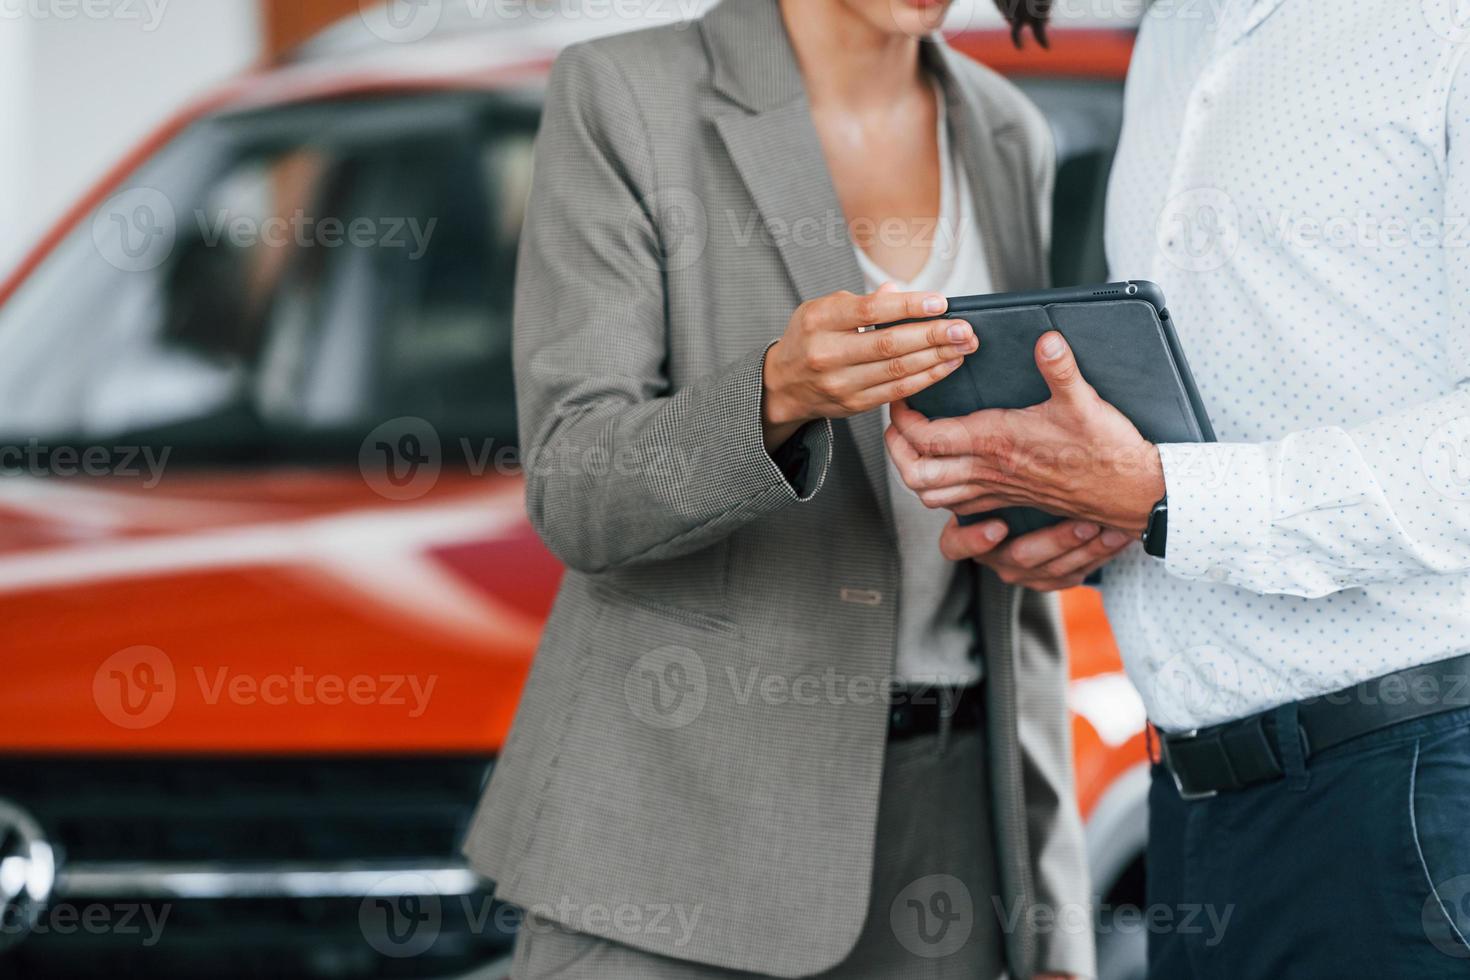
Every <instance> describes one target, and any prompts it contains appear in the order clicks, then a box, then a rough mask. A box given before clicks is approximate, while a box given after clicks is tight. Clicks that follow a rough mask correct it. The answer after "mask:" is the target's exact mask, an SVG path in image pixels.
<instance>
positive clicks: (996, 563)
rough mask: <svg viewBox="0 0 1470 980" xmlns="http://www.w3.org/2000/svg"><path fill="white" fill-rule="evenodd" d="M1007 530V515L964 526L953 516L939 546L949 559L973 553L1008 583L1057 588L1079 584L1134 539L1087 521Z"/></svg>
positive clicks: (1053, 590) (1029, 586)
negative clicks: (1027, 531) (1013, 533)
mask: <svg viewBox="0 0 1470 980" xmlns="http://www.w3.org/2000/svg"><path fill="white" fill-rule="evenodd" d="M1007 531H1008V529H1007V528H1006V525H1005V522H1004V521H998V520H996V521H982V522H981V523H979V524H971V525H968V526H961V525H960V523H959V521H957V520H955V519H954V518H950V522H949V524H948V525H947V526H946V527H945V529H944V533H943V534H942V535H940V538H939V550H940V551H942V552H943V553H944V557H946V558H948V559H949V560H950V561H960V560H962V559H965V558H972V559H974V560H975V561H977V562H979V563H980V564H982V565H986V566H989V567H990V568H992V569H994V570H995V574H996V575H998V576H1000V580H1001V581H1002V582H1005V583H1006V584H1008V585H1024V586H1025V587H1026V588H1028V589H1034V590H1036V591H1037V592H1055V591H1057V590H1060V589H1070V588H1073V587H1075V586H1078V585H1081V584H1082V581H1083V579H1085V578H1087V576H1089V575H1091V574H1092V573H1093V572H1095V571H1096V570H1097V569H1099V568H1101V567H1102V566H1104V565H1106V564H1107V563H1108V562H1110V561H1112V560H1113V558H1114V556H1116V555H1117V554H1118V552H1120V551H1122V550H1123V549H1124V548H1126V547H1128V545H1129V543H1130V542H1131V541H1132V540H1133V539H1132V538H1130V537H1129V536H1128V535H1126V534H1123V533H1122V532H1121V531H1115V530H1112V529H1111V528H1100V527H1098V526H1097V525H1096V524H1089V523H1087V522H1085V521H1063V522H1062V523H1060V524H1054V525H1052V526H1051V527H1046V528H1042V529H1041V530H1039V531H1032V532H1031V533H1030V534H1023V535H1021V536H1020V537H1018V538H1011V539H1010V540H1009V541H1007V540H1006V534H1007Z"/></svg>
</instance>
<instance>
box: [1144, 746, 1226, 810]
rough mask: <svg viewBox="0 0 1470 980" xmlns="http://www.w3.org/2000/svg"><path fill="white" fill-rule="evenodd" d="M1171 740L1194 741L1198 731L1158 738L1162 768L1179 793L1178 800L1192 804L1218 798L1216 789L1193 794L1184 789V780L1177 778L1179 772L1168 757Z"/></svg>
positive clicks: (1218, 793)
mask: <svg viewBox="0 0 1470 980" xmlns="http://www.w3.org/2000/svg"><path fill="white" fill-rule="evenodd" d="M1171 738H1175V739H1179V740H1180V741H1186V740H1191V739H1196V738H1199V729H1198V728H1191V729H1190V730H1189V731H1187V732H1180V733H1178V734H1177V735H1170V734H1168V733H1167V732H1165V733H1163V734H1162V735H1161V736H1160V738H1159V755H1160V756H1161V757H1162V758H1163V760H1164V768H1165V769H1168V770H1169V775H1170V777H1171V778H1173V780H1174V788H1175V789H1176V790H1178V791H1179V798H1180V799H1181V800H1184V801H1185V802H1186V803H1192V802H1194V801H1196V800H1208V799H1210V798H1211V797H1215V796H1219V795H1220V791H1219V790H1217V789H1209V790H1205V791H1203V792H1199V793H1194V792H1191V791H1189V790H1187V789H1185V788H1184V780H1182V779H1180V778H1179V770H1177V769H1175V768H1174V761H1173V759H1171V758H1170V757H1169V739H1171Z"/></svg>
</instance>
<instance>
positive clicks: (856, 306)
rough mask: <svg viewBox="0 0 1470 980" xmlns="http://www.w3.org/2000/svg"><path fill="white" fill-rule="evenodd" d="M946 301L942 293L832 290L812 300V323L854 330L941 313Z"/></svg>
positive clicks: (819, 327)
mask: <svg viewBox="0 0 1470 980" xmlns="http://www.w3.org/2000/svg"><path fill="white" fill-rule="evenodd" d="M948 308H949V301H948V300H946V299H945V298H944V296H943V295H942V294H941V293H900V292H896V291H893V292H890V291H887V290H885V291H883V292H875V293H866V294H862V295H859V294H857V293H845V292H844V293H833V294H831V295H830V296H824V297H822V298H821V299H819V300H815V301H814V303H813V306H812V309H811V317H812V323H813V325H815V326H816V327H817V328H818V329H822V330H833V331H854V330H857V329H858V328H859V327H870V326H875V325H877V324H880V323H892V322H893V321H894V320H917V319H922V318H924V317H935V316H942V315H943V314H944V311H945V310H946V309H948Z"/></svg>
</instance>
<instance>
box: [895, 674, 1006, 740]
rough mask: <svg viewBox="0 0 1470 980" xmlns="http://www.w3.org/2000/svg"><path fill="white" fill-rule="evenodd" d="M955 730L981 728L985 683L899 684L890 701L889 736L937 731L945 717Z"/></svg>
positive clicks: (901, 736)
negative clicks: (945, 684) (965, 684)
mask: <svg viewBox="0 0 1470 980" xmlns="http://www.w3.org/2000/svg"><path fill="white" fill-rule="evenodd" d="M946 717H947V718H948V719H949V727H950V730H951V731H958V730H965V729H974V728H979V727H980V725H981V723H982V722H983V721H984V720H985V684H984V682H981V683H979V684H971V685H970V686H969V687H944V686H937V685H936V686H933V687H923V686H913V687H900V688H895V689H894V691H893V694H892V697H891V698H890V699H889V703H888V737H889V739H890V740H892V739H900V738H913V737H914V736H915V735H933V734H935V733H937V732H938V731H939V729H940V726H941V724H942V723H943V720H944V719H945V718H946Z"/></svg>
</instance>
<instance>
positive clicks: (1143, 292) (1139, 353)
mask: <svg viewBox="0 0 1470 980" xmlns="http://www.w3.org/2000/svg"><path fill="white" fill-rule="evenodd" d="M948 316H949V317H951V318H954V319H962V320H966V321H968V322H969V323H970V324H971V325H972V326H973V327H974V328H975V335H976V336H977V337H979V338H980V348H979V350H977V351H976V352H975V353H973V354H971V355H969V356H968V357H966V358H965V362H964V364H962V365H960V367H959V369H958V370H956V371H955V372H954V373H953V374H951V375H949V376H948V377H946V378H944V379H943V380H942V381H939V382H938V383H937V384H934V385H932V386H931V387H929V388H927V389H925V390H924V391H922V392H920V393H919V394H917V395H914V396H913V397H911V398H909V400H908V401H909V404H910V405H911V406H912V407H913V408H914V409H915V410H917V411H919V412H922V413H923V414H925V415H927V416H928V417H930V418H948V417H952V416H956V415H968V414H970V413H971V412H975V411H978V410H980V409H985V408H1026V407H1028V406H1030V405H1035V404H1038V403H1040V402H1044V401H1046V400H1047V399H1048V398H1050V397H1051V393H1050V391H1049V390H1048V388H1047V386H1046V382H1045V381H1044V380H1042V377H1041V372H1040V371H1039V370H1037V367H1036V354H1035V350H1036V342H1037V341H1038V340H1039V339H1040V338H1041V335H1042V334H1044V333H1046V332H1047V331H1048V330H1057V331H1059V332H1060V333H1061V334H1062V336H1063V337H1065V338H1067V343H1069V344H1070V345H1071V347H1072V351H1073V353H1074V354H1075V355H1076V358H1077V365H1078V367H1079V368H1080V369H1081V371H1082V376H1083V377H1084V378H1086V379H1087V381H1088V382H1089V383H1090V384H1091V385H1092V386H1093V387H1094V388H1095V389H1097V392H1098V394H1099V395H1101V396H1102V397H1103V398H1104V399H1105V400H1107V401H1109V402H1111V403H1112V404H1113V405H1115V406H1116V407H1117V408H1118V410H1119V411H1121V412H1122V413H1123V414H1124V415H1126V416H1128V418H1129V419H1131V420H1132V421H1133V424H1134V425H1136V426H1137V427H1138V430H1139V432H1141V433H1142V434H1143V437H1144V438H1145V439H1147V440H1149V441H1150V442H1154V443H1166V442H1214V441H1215V433H1214V431H1213V429H1212V428H1211V427H1210V419H1209V415H1208V414H1207V413H1206V412H1205V409H1204V404H1203V402H1202V401H1201V400H1200V397H1199V391H1198V390H1197V389H1196V387H1195V384H1194V378H1193V376H1192V375H1191V374H1190V372H1189V364H1188V363H1187V362H1186V361H1185V359H1184V352H1183V350H1182V349H1181V348H1180V346H1179V340H1178V337H1177V336H1175V333H1174V327H1173V323H1172V321H1171V319H1170V316H1169V311H1168V308H1167V307H1166V306H1165V305H1164V294H1163V291H1162V290H1161V289H1159V287H1158V286H1156V285H1154V284H1153V283H1151V282H1142V281H1136V282H1121V283H1108V284H1106V285H1103V286H1086V287H1072V288H1067V289H1047V290H1034V291H1029V292H1021V293H995V294H991V295H986V296H961V297H956V298H954V299H951V300H950V301H949V313H948ZM997 516H998V517H1001V518H1002V519H1004V520H1005V522H1006V524H1007V525H1008V526H1009V527H1010V529H1011V533H1012V534H1023V533H1025V532H1027V531H1034V530H1036V529H1038V528H1043V527H1048V526H1050V525H1052V524H1056V523H1057V522H1059V521H1060V520H1061V518H1060V517H1056V516H1054V515H1052V514H1048V513H1045V512H1044V511H1040V510H1035V509H1032V508H1025V507H1010V508H1006V509H1005V510H1001V511H993V512H991V513H988V514H971V515H968V516H965V517H961V518H960V523H962V524H974V523H976V522H978V521H982V520H986V519H988V518H991V517H997Z"/></svg>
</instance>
